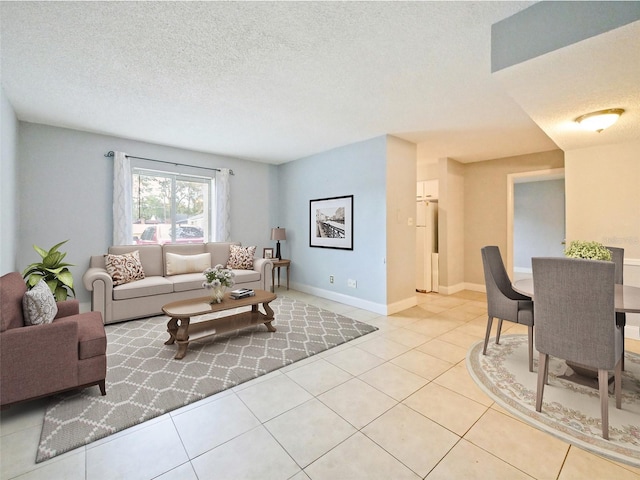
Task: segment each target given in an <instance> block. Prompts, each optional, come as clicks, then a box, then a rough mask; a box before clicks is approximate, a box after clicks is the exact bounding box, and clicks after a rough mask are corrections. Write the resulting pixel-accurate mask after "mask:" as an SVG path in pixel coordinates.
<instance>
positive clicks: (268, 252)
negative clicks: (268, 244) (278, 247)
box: [262, 248, 273, 259]
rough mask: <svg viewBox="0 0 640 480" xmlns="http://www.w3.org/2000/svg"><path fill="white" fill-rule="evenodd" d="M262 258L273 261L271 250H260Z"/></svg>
mask: <svg viewBox="0 0 640 480" xmlns="http://www.w3.org/2000/svg"><path fill="white" fill-rule="evenodd" d="M262 258H269V259H273V248H263V249H262Z"/></svg>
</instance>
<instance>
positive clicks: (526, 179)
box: [506, 168, 566, 278]
mask: <svg viewBox="0 0 640 480" xmlns="http://www.w3.org/2000/svg"><path fill="white" fill-rule="evenodd" d="M563 178H564V168H549V169H546V170H534V171H532V172H519V173H509V174H508V175H507V255H506V256H507V265H506V268H507V273H508V274H509V276H510V277H511V278H513V217H514V211H515V205H514V202H515V198H514V191H515V184H516V183H530V182H542V181H545V180H559V179H563ZM565 197H566V187H565ZM565 213H566V212H565Z"/></svg>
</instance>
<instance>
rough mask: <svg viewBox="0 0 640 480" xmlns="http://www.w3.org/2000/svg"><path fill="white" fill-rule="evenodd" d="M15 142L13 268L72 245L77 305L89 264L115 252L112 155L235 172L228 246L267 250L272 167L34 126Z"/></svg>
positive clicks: (85, 295) (24, 126) (26, 126)
mask: <svg viewBox="0 0 640 480" xmlns="http://www.w3.org/2000/svg"><path fill="white" fill-rule="evenodd" d="M18 136H19V147H18V152H19V156H18V158H19V163H18V185H19V188H17V189H16V195H17V199H18V200H17V201H18V204H19V205H20V209H19V217H20V218H22V222H21V224H20V227H19V229H18V238H19V239H20V241H19V243H18V246H17V255H16V263H17V267H18V269H23V268H24V267H25V266H26V265H28V264H29V263H31V262H33V261H36V260H38V258H39V257H38V256H37V254H36V252H34V251H33V249H32V245H33V244H36V245H38V246H40V247H43V248H49V247H51V246H53V245H54V244H56V243H58V242H61V241H63V240H66V239H69V242H68V243H66V244H65V245H64V246H63V247H62V251H66V252H67V257H66V260H67V261H69V263H72V264H74V265H75V266H74V267H73V268H71V272H72V274H73V277H74V282H75V287H76V295H77V298H78V300H80V302H82V303H88V302H89V301H90V297H89V292H88V291H86V290H85V289H84V287H83V286H82V275H83V273H84V272H85V271H86V269H87V267H88V264H89V257H90V256H91V255H100V254H103V253H106V251H107V248H108V247H109V246H110V245H111V244H112V224H113V220H112V219H113V214H112V196H113V195H112V188H113V159H112V158H107V157H105V156H104V154H105V153H106V152H108V151H109V150H119V151H123V152H126V153H129V154H130V155H135V156H140V157H147V158H155V159H159V160H165V161H175V162H178V163H185V164H188V165H199V166H204V167H214V168H215V167H227V168H231V169H232V170H233V171H234V172H235V176H233V177H231V205H232V206H231V218H232V221H231V237H232V240H235V241H240V242H242V243H243V245H256V246H257V247H258V249H257V251H258V252H262V248H263V247H267V246H270V245H271V242H270V240H269V235H270V229H271V226H272V225H273V224H274V223H275V205H274V204H273V203H274V193H273V192H274V191H276V190H277V174H276V173H277V167H275V166H273V165H267V164H263V163H257V162H250V161H247V160H240V159H235V158H230V157H222V156H216V155H211V154H205V153H200V152H193V151H188V150H181V149H177V148H171V147H164V146H160V145H153V144H149V143H144V142H138V141H134V140H127V139H122V138H116V137H110V136H106V135H97V134H93V133H87V132H80V131H77V130H70V129H65V128H57V127H51V126H46V125H39V124H33V123H24V122H20V124H19V135H18ZM3 211H4V203H3ZM3 231H4V228H3ZM3 258H4V252H3Z"/></svg>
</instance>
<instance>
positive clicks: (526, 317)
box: [480, 245, 533, 372]
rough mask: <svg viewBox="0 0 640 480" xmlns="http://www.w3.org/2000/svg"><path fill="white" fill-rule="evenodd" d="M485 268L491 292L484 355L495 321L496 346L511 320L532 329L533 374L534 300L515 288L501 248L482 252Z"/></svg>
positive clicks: (531, 363)
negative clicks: (505, 324)
mask: <svg viewBox="0 0 640 480" xmlns="http://www.w3.org/2000/svg"><path fill="white" fill-rule="evenodd" d="M480 251H481V253H482V265H483V267H484V282H485V286H486V289H487V314H488V318H487V333H486V334H485V337H484V347H483V349H482V354H483V355H486V354H487V344H488V343H489V336H490V335H491V326H492V324H493V319H494V318H497V319H498V329H497V332H496V344H498V343H500V332H501V330H502V321H503V320H508V321H510V322H514V323H520V324H522V325H526V326H527V327H528V336H529V371H530V372H533V302H532V301H531V297H527V296H525V295H521V294H519V293H518V292H516V291H515V290H514V289H513V288H512V287H511V280H510V279H509V275H507V271H506V270H505V268H504V263H503V262H502V256H501V255H500V249H499V248H498V247H496V246H493V245H490V246H486V247H482V248H481V249H480Z"/></svg>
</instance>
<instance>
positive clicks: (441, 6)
mask: <svg viewBox="0 0 640 480" xmlns="http://www.w3.org/2000/svg"><path fill="white" fill-rule="evenodd" d="M532 3H533V2H486V1H485V2H345V3H343V2H273V3H272V2H0V14H1V24H0V27H1V30H0V31H1V37H0V39H1V42H2V43H1V45H0V46H1V55H2V70H1V74H2V77H1V81H2V86H3V89H4V91H5V94H6V95H7V97H8V99H9V101H10V102H11V103H12V105H13V107H14V109H15V111H16V114H17V116H18V118H19V119H20V120H24V121H28V122H35V123H44V124H49V125H56V126H62V127H69V128H74V129H78V130H86V131H90V132H97V133H103V134H108V135H114V136H118V137H125V138H132V139H136V140H143V141H148V142H152V143H157V144H162V145H170V146H175V147H181V148H186V149H191V150H198V151H204V152H211V153H218V154H223V155H231V156H235V157H241V158H249V159H253V160H258V161H264V162H270V163H275V164H278V163H282V162H286V161H290V160H294V159H297V158H301V157H305V156H308V155H312V154H314V153H318V152H322V151H326V150H329V149H332V148H335V147H339V146H341V145H345V144H349V143H353V142H357V141H361V140H366V139H369V138H372V137H376V136H379V135H383V134H393V135H396V136H398V137H401V138H405V139H407V140H410V141H413V142H415V143H417V144H418V145H419V149H418V151H419V156H420V159H419V160H420V161H433V160H435V159H437V158H441V157H450V158H455V159H457V160H459V161H461V162H471V161H480V160H486V159H490V158H500V157H506V156H512V155H520V154H525V153H532V152H538V151H545V150H551V149H554V148H557V147H556V144H555V143H554V142H553V141H552V140H551V139H550V138H549V137H548V136H547V134H545V132H544V131H543V129H541V128H540V127H539V126H538V125H537V124H536V123H535V122H534V121H533V120H532V119H531V118H530V115H529V114H528V112H527V113H525V110H524V109H523V107H521V106H520V104H519V103H517V102H516V101H515V100H514V99H513V98H515V99H516V100H520V99H519V98H518V95H514V96H513V98H512V97H511V96H510V95H509V94H508V91H510V92H511V93H513V92H514V91H523V92H526V83H527V81H528V79H526V78H523V77H518V76H517V75H516V74H513V76H512V77H511V78H506V76H505V78H504V79H502V81H499V80H498V79H497V78H495V76H492V75H491V72H490V49H491V46H490V41H491V25H492V24H493V23H496V22H497V21H499V20H502V19H504V18H506V17H508V16H510V15H512V14H514V13H516V12H518V11H520V10H523V9H525V8H527V7H528V6H529V5H531V4H532ZM512 72H513V71H512ZM503 82H506V83H503ZM505 85H506V87H507V88H505ZM523 85H525V87H523ZM565 87H566V85H565ZM540 88H541V90H540V96H543V94H544V91H545V88H548V86H547V87H545V86H541V87H540ZM521 96H522V95H521ZM520 103H522V104H523V105H526V108H531V109H532V111H536V108H535V107H536V105H537V104H536V100H535V99H533V98H532V100H531V102H527V101H525V102H520ZM531 103H533V105H531ZM536 113H537V114H538V112H537V111H536ZM560 113H561V112H558V114H557V115H560ZM543 114H544V112H542V113H540V114H539V115H538V116H543ZM552 138H553V137H552ZM554 140H555V138H554ZM556 142H557V140H556ZM133 153H135V152H133ZM138 153H140V152H138Z"/></svg>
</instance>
